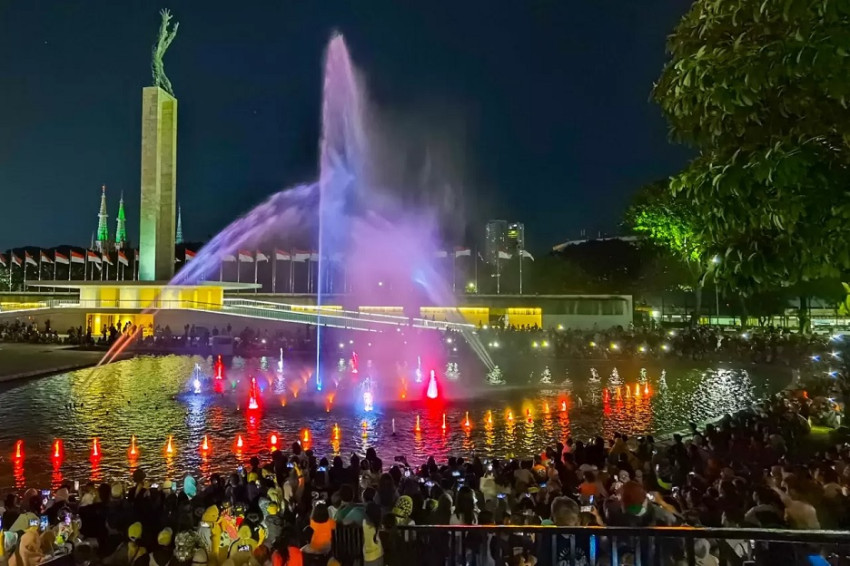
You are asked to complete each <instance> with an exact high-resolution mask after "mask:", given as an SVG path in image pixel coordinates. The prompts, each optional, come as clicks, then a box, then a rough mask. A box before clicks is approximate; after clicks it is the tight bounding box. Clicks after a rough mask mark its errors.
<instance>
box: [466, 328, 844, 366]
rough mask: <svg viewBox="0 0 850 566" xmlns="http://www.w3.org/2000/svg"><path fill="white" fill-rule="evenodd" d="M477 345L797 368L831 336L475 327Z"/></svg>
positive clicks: (588, 356) (614, 357) (768, 330)
mask: <svg viewBox="0 0 850 566" xmlns="http://www.w3.org/2000/svg"><path fill="white" fill-rule="evenodd" d="M478 335H479V336H480V339H481V341H482V342H483V343H484V344H485V345H487V346H488V347H490V348H491V350H495V351H497V352H501V351H503V352H509V353H512V354H513V353H532V354H536V355H541V356H556V357H561V358H571V359H593V360H598V359H611V360H623V359H666V358H675V359H690V360H706V359H708V360H710V359H720V360H729V359H735V360H745V361H748V362H753V363H762V364H771V363H776V364H783V365H787V366H795V365H798V364H800V363H801V362H803V361H805V360H806V359H807V358H808V357H809V356H811V355H812V353H813V352H821V351H823V349H824V347H825V345H826V343H827V342H828V340H829V335H819V334H800V333H797V332H792V331H790V330H788V329H780V328H774V327H763V328H757V329H750V330H747V331H742V330H740V329H737V328H723V327H718V326H696V327H684V328H676V329H669V328H666V329H665V328H661V327H641V328H622V327H617V328H611V329H608V330H572V329H561V330H559V329H549V330H543V329H540V328H537V327H534V326H531V327H519V328H517V327H510V328H507V329H501V328H495V327H489V328H483V327H482V328H479V329H478Z"/></svg>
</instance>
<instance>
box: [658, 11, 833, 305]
mask: <svg viewBox="0 0 850 566" xmlns="http://www.w3.org/2000/svg"><path fill="white" fill-rule="evenodd" d="M669 50H670V52H671V59H670V61H669V62H668V63H667V65H666V66H665V67H664V70H663V72H662V74H661V77H660V79H659V81H658V83H657V84H656V86H655V89H654V93H653V96H654V98H655V100H656V101H657V102H658V103H659V105H660V106H661V108H662V110H663V112H664V114H665V115H666V117H667V119H668V121H669V123H670V129H671V133H672V136H673V138H674V139H676V140H678V141H681V142H684V143H688V144H691V145H693V146H694V147H696V148H697V149H698V150H699V155H698V157H696V158H695V159H694V160H693V161H692V162H691V163H690V165H689V166H688V167H687V168H686V169H685V170H684V171H682V172H681V173H680V174H678V175H676V176H675V177H674V178H673V179H672V180H671V185H670V187H671V190H672V192H673V193H674V194H675V195H677V196H681V197H683V198H684V199H686V200H687V202H688V203H689V206H690V207H692V211H693V213H694V214H695V215H696V216H697V217H698V218H699V219H700V222H699V223H698V224H697V225H696V230H697V232H698V234H699V237H700V238H701V239H702V240H703V242H704V244H705V249H706V254H707V255H708V256H709V257H711V256H713V255H714V254H720V256H721V257H722V261H721V262H720V263H719V265H718V266H717V275H718V276H719V277H720V278H721V280H722V281H723V282H725V284H726V285H728V286H730V287H732V288H734V289H735V290H736V291H738V292H740V293H743V294H745V295H752V294H754V293H756V292H760V291H764V290H769V289H773V288H779V287H791V286H796V285H801V284H805V283H806V282H809V281H812V280H815V279H822V278H831V277H835V276H837V275H838V274H839V273H840V271H841V270H842V269H846V268H848V267H850V248H848V241H850V239H849V238H850V199H848V198H847V187H850V172H849V171H848V164H850V147H849V146H850V111H848V98H850V1H848V0H697V1H696V2H694V4H693V6H692V7H691V9H690V11H689V12H688V13H687V14H686V15H685V16H684V18H683V19H682V21H681V22H680V23H679V25H678V26H677V28H676V29H675V31H674V33H673V35H672V36H671V38H670V41H669ZM805 299H806V297H805V296H803V295H801V300H800V306H801V312H802V311H805V309H806V308H807V305H806V300H805ZM803 319H804V317H801V320H803Z"/></svg>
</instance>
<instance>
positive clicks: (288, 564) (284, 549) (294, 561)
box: [272, 530, 304, 566]
mask: <svg viewBox="0 0 850 566" xmlns="http://www.w3.org/2000/svg"><path fill="white" fill-rule="evenodd" d="M272 566H304V556H303V555H302V554H301V549H300V548H299V547H298V534H297V533H296V532H294V531H293V530H287V532H285V533H283V534H282V535H281V536H279V537H278V539H277V540H276V541H275V543H274V552H273V553H272Z"/></svg>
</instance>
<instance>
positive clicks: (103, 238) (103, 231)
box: [94, 185, 109, 253]
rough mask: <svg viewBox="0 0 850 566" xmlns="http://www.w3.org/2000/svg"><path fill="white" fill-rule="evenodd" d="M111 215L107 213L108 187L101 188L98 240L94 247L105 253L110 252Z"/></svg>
mask: <svg viewBox="0 0 850 566" xmlns="http://www.w3.org/2000/svg"><path fill="white" fill-rule="evenodd" d="M108 217H109V215H108V214H107V213H106V185H103V186H102V187H101V193H100V212H99V213H98V214H97V238H96V239H95V242H94V246H95V248H96V249H97V251H99V252H101V253H103V252H105V251H109V227H108V226H107V224H106V221H107V218H108Z"/></svg>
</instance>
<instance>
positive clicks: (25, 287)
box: [21, 250, 27, 292]
mask: <svg viewBox="0 0 850 566" xmlns="http://www.w3.org/2000/svg"><path fill="white" fill-rule="evenodd" d="M26 290H27V250H24V287H23V289H21V291H24V292H26Z"/></svg>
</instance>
